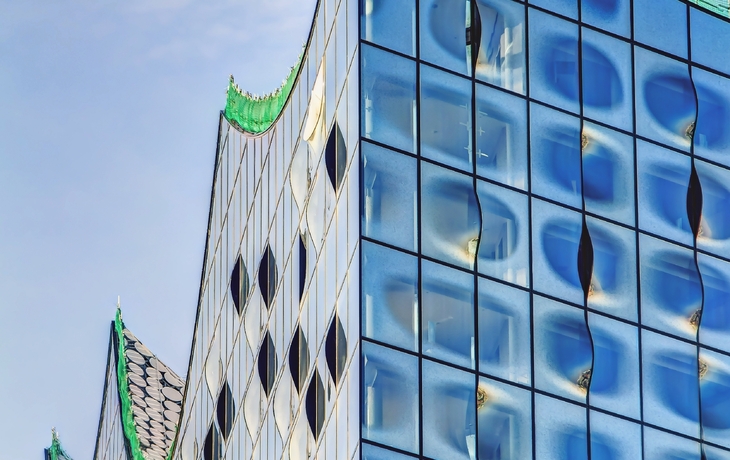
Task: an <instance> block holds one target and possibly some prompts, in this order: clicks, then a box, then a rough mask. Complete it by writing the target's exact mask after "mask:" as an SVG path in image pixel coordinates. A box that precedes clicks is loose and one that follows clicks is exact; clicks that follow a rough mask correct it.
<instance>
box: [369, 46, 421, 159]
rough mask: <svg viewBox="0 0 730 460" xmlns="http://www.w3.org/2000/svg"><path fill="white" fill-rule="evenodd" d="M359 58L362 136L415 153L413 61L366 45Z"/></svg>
mask: <svg viewBox="0 0 730 460" xmlns="http://www.w3.org/2000/svg"><path fill="white" fill-rule="evenodd" d="M360 56H361V59H362V68H361V79H362V81H361V85H362V87H361V91H362V102H361V111H362V113H361V123H362V126H361V129H362V133H363V135H364V136H365V137H366V138H368V139H373V140H376V141H378V142H383V143H385V144H388V145H392V146H393V147H396V148H399V149H402V150H406V151H408V152H415V150H416V148H415V139H416V137H415V126H416V64H415V62H412V61H410V60H408V59H405V58H402V57H399V56H396V55H395V54H391V53H388V52H385V51H382V50H379V49H376V48H373V47H371V46H367V45H363V46H362V47H361V48H360Z"/></svg>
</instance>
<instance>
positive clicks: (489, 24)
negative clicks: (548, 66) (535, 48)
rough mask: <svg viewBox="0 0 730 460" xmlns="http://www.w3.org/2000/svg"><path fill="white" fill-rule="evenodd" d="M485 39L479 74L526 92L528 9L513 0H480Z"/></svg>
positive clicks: (481, 48)
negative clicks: (526, 28)
mask: <svg viewBox="0 0 730 460" xmlns="http://www.w3.org/2000/svg"><path fill="white" fill-rule="evenodd" d="M477 8H479V16H480V18H481V22H482V39H481V44H480V47H479V56H478V58H477V66H476V77H477V78H478V79H481V80H484V81H486V82H488V83H491V84H493V85H496V86H500V87H502V88H505V89H509V90H512V91H515V92H517V93H520V94H525V20H524V16H525V9H524V7H522V5H520V4H518V3H515V2H512V1H510V0H477Z"/></svg>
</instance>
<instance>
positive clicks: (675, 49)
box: [634, 0, 688, 58]
mask: <svg viewBox="0 0 730 460" xmlns="http://www.w3.org/2000/svg"><path fill="white" fill-rule="evenodd" d="M687 9H688V8H687V6H686V5H685V4H683V3H682V2H675V1H672V0H634V38H635V39H636V41H639V42H641V43H645V44H647V45H649V46H651V47H654V48H658V49H660V50H662V51H666V52H668V53H672V54H674V55H677V56H679V57H683V58H686V57H687ZM657 18H661V21H659V20H657Z"/></svg>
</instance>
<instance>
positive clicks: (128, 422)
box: [114, 306, 145, 460]
mask: <svg viewBox="0 0 730 460" xmlns="http://www.w3.org/2000/svg"><path fill="white" fill-rule="evenodd" d="M114 329H115V330H116V332H117V343H118V347H119V352H118V356H117V387H118V390H119V400H120V401H121V404H122V428H123V430H124V436H125V437H126V438H127V441H128V442H129V449H130V450H131V452H130V453H131V455H132V459H133V460H145V458H144V456H143V455H142V449H141V448H140V444H139V438H138V437H137V430H136V429H135V425H134V415H133V413H132V397H131V396H130V394H129V381H128V380H127V359H126V357H125V351H124V323H123V322H122V310H121V309H120V308H119V307H118V306H117V316H116V317H115V318H114Z"/></svg>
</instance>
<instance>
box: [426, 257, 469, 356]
mask: <svg viewBox="0 0 730 460" xmlns="http://www.w3.org/2000/svg"><path fill="white" fill-rule="evenodd" d="M421 270H422V271H421V280H422V281H421V282H422V285H421V299H422V302H423V309H422V311H423V320H422V321H421V337H422V344H421V345H422V352H423V354H425V355H428V356H433V357H435V358H438V359H441V360H443V361H446V362H449V363H454V364H457V365H459V366H463V367H470V368H472V369H474V368H476V366H475V363H474V359H475V352H474V345H475V342H474V277H473V276H472V275H470V274H469V273H464V272H461V271H458V270H454V269H452V268H448V267H445V266H442V265H439V264H436V263H433V262H429V261H425V260H424V261H422V262H421Z"/></svg>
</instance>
